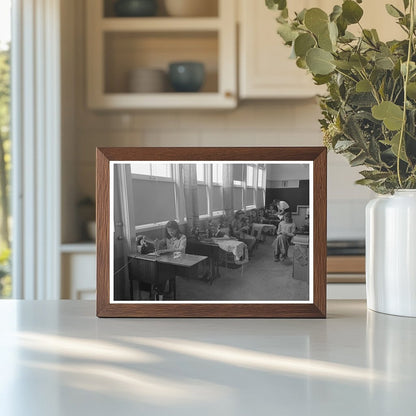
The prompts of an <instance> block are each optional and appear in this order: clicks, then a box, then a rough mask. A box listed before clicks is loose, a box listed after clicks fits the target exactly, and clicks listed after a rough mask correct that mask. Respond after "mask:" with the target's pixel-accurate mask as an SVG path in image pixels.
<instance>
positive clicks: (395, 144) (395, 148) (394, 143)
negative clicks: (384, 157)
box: [380, 132, 409, 162]
mask: <svg viewBox="0 0 416 416" xmlns="http://www.w3.org/2000/svg"><path fill="white" fill-rule="evenodd" d="M380 141H381V143H383V144H385V145H387V146H390V149H391V151H392V152H393V154H394V156H396V157H397V156H398V154H399V144H400V132H399V133H397V134H395V135H394V136H393V138H392V139H391V141H388V140H380ZM399 157H400V159H401V160H403V161H404V162H409V159H408V158H407V155H406V149H405V141H404V140H403V142H402V146H401V148H400V156H399Z"/></svg>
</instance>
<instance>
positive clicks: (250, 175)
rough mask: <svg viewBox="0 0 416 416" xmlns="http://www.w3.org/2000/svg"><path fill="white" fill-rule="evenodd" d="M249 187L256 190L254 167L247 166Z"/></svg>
mask: <svg viewBox="0 0 416 416" xmlns="http://www.w3.org/2000/svg"><path fill="white" fill-rule="evenodd" d="M246 183H247V187H249V188H254V166H252V165H247V180H246Z"/></svg>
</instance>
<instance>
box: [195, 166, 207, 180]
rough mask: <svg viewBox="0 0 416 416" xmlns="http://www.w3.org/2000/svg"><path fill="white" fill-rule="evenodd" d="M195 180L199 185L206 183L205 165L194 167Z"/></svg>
mask: <svg viewBox="0 0 416 416" xmlns="http://www.w3.org/2000/svg"><path fill="white" fill-rule="evenodd" d="M196 180H197V182H199V183H205V182H206V175H205V165H204V164H202V163H197V165H196Z"/></svg>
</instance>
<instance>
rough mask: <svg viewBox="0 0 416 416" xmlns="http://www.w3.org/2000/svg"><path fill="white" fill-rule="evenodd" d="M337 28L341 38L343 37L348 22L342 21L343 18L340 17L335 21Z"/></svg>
mask: <svg viewBox="0 0 416 416" xmlns="http://www.w3.org/2000/svg"><path fill="white" fill-rule="evenodd" d="M337 27H338V32H339V35H340V36H341V37H342V36H344V35H345V32H346V31H347V27H348V22H347V21H346V20H345V19H344V17H343V16H342V15H341V16H339V17H338V19H337Z"/></svg>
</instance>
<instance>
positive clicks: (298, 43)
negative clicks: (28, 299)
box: [295, 33, 316, 58]
mask: <svg viewBox="0 0 416 416" xmlns="http://www.w3.org/2000/svg"><path fill="white" fill-rule="evenodd" d="M315 45H316V41H315V39H314V37H313V36H312V35H311V34H310V33H302V34H300V35H299V36H298V37H297V38H296V39H295V53H296V56H299V57H301V58H304V57H305V56H306V53H307V52H308V51H309V49H311V48H313V47H314V46H315Z"/></svg>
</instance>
